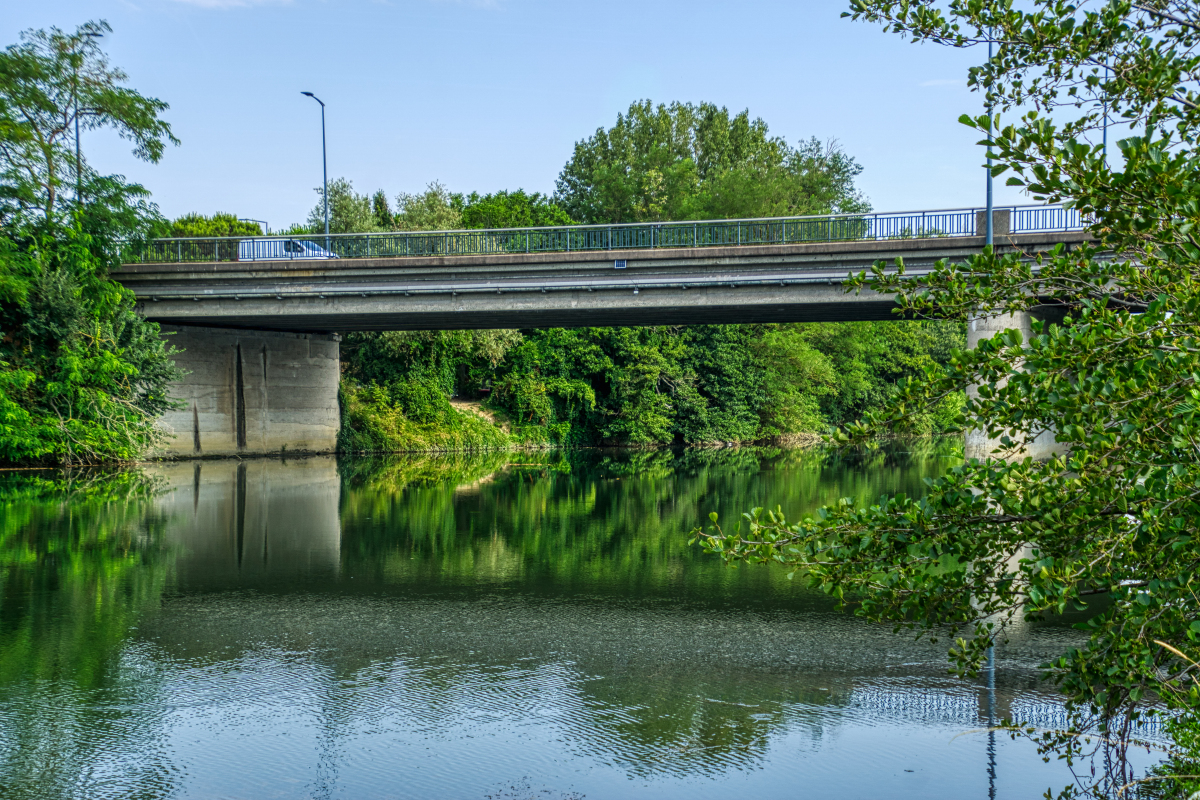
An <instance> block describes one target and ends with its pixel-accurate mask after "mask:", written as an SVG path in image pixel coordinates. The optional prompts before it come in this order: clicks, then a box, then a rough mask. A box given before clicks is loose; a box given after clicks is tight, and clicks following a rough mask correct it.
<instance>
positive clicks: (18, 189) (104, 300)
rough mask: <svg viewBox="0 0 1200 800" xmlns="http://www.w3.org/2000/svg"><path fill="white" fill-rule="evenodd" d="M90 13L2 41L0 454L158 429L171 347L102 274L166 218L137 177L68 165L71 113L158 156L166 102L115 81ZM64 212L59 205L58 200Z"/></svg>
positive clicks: (119, 451)
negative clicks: (64, 28) (70, 26)
mask: <svg viewBox="0 0 1200 800" xmlns="http://www.w3.org/2000/svg"><path fill="white" fill-rule="evenodd" d="M107 30H108V26H107V25H106V24H104V23H88V24H86V25H83V26H81V27H80V28H79V29H78V30H77V31H76V33H75V34H73V35H66V34H63V33H62V32H61V31H59V30H57V29H51V30H50V31H49V32H46V31H30V32H26V33H25V34H23V36H22V39H23V43H22V44H20V45H13V46H11V47H9V48H7V49H6V50H5V51H4V52H3V53H0V223H2V224H0V462H18V463H20V462H29V461H49V462H58V463H64V462H65V463H78V462H96V461H106V460H130V459H136V458H140V457H142V456H143V455H144V453H145V451H146V449H147V447H149V446H150V445H153V444H154V443H155V442H156V441H157V440H158V438H159V437H160V436H161V431H159V429H158V428H157V427H156V419H157V417H158V416H159V415H160V414H161V413H162V412H163V411H164V410H165V409H166V408H168V407H170V406H171V405H172V403H171V401H170V399H169V397H168V385H169V383H170V381H172V380H174V379H175V378H177V377H178V376H179V373H178V370H176V368H175V366H174V364H173V362H172V360H171V354H172V352H173V351H172V349H171V348H170V347H168V346H167V345H166V343H165V342H164V340H163V338H162V337H161V336H160V335H159V328H158V325H156V324H154V323H151V322H147V321H146V320H145V319H144V318H142V316H141V315H140V314H138V313H137V310H136V308H135V303H134V298H133V294H132V292H130V291H128V290H127V289H125V288H124V287H122V286H121V285H120V284H118V283H117V282H116V281H113V280H111V279H110V278H109V277H108V271H109V269H110V268H111V267H113V266H114V265H115V264H117V263H118V258H119V256H120V252H121V248H122V247H125V246H129V245H131V244H132V245H136V242H137V241H138V240H139V239H144V238H145V237H146V236H148V235H150V234H151V233H152V232H154V231H156V230H161V229H162V228H164V227H165V223H164V222H163V220H162V218H161V216H160V215H159V214H158V209H157V208H156V207H155V206H154V205H153V204H152V203H150V202H149V199H148V193H147V192H146V190H145V189H143V188H142V187H140V186H136V185H131V184H127V183H125V182H124V181H123V180H122V179H121V178H120V177H119V176H101V175H97V174H95V173H94V172H92V171H90V170H88V169H87V168H86V162H85V161H83V160H82V158H81V163H82V164H83V165H84V166H83V169H82V170H81V172H82V173H83V174H82V175H80V176H78V177H80V178H81V179H82V181H83V183H82V186H83V189H84V190H85V191H84V198H85V199H86V202H85V203H75V204H70V205H68V204H65V203H63V202H62V198H61V196H60V190H61V188H62V186H63V185H64V183H65V182H66V179H69V178H70V177H74V176H76V173H75V172H74V160H75V154H74V148H73V145H74V144H75V141H74V139H73V136H74V122H75V120H76V119H77V118H78V119H79V120H80V125H81V127H82V128H84V129H88V128H96V127H101V126H108V127H112V128H115V129H116V130H117V131H118V133H120V134H121V135H122V136H125V137H126V138H128V139H131V140H133V142H134V144H135V149H134V154H135V155H137V156H139V157H141V158H144V159H146V160H149V161H156V160H157V159H158V158H159V157H160V156H161V155H162V152H163V149H164V147H165V145H166V143H168V142H174V141H175V139H174V138H173V137H172V136H171V134H170V128H169V127H168V126H167V124H166V123H165V122H163V121H161V120H159V119H158V116H157V115H158V113H159V112H161V111H162V110H164V109H165V108H166V104H165V103H162V102H160V101H158V100H150V99H147V98H145V97H142V96H141V95H140V94H138V93H137V92H135V91H133V90H131V89H126V88H124V87H121V86H119V85H118V84H119V83H120V82H121V81H123V80H124V77H125V76H124V74H123V73H122V72H120V70H116V69H112V68H110V67H108V65H107V61H106V59H105V57H104V54H103V53H102V52H100V50H99V47H98V45H97V43H96V42H95V41H94V39H95V37H94V36H91V35H90V34H99V33H103V32H105V31H107ZM68 212H69V213H68Z"/></svg>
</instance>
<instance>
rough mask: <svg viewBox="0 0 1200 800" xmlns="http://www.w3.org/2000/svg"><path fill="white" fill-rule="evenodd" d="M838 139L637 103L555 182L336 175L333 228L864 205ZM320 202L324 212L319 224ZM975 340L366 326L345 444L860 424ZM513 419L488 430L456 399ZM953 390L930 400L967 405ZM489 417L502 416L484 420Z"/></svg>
mask: <svg viewBox="0 0 1200 800" xmlns="http://www.w3.org/2000/svg"><path fill="white" fill-rule="evenodd" d="M859 171H860V168H859V167H858V165H857V164H855V163H854V160H853V159H851V158H850V157H849V156H847V155H845V154H844V153H842V152H841V151H840V150H839V149H838V148H837V147H835V146H827V147H823V146H821V145H819V143H818V142H816V141H815V140H813V141H810V142H807V143H804V144H802V145H801V146H800V147H791V146H790V145H788V144H787V143H786V142H785V141H784V140H783V139H780V138H777V137H770V136H768V133H767V126H766V124H765V123H764V122H763V121H762V120H760V119H756V120H753V121H751V120H750V116H749V112H745V111H744V112H742V113H741V114H737V115H733V116H731V115H730V114H729V112H728V111H727V110H726V109H723V108H717V107H716V106H713V105H711V104H707V103H703V104H701V105H699V106H692V105H688V104H680V103H675V104H672V105H670V106H663V105H660V106H657V107H654V106H653V105H652V104H651V103H649V102H648V101H647V102H640V103H634V104H633V105H632V106H631V107H630V109H629V112H628V114H624V115H620V116H619V117H618V119H617V123H616V125H614V126H613V128H611V129H609V130H607V131H605V130H601V131H598V132H597V133H596V135H595V136H593V137H592V138H591V139H588V140H586V141H584V142H580V143H579V144H578V145H577V146H576V149H575V154H574V155H573V156H572V158H571V161H570V162H569V163H568V164H567V165H566V166H565V167H564V168H563V172H562V175H561V176H560V177H559V181H558V194H557V195H556V196H555V197H554V198H553V199H551V198H547V197H545V196H543V195H540V194H536V193H535V194H529V193H526V192H525V191H523V190H517V191H515V192H495V193H492V194H488V195H480V194H478V193H472V194H470V195H462V194H452V193H450V192H448V191H447V190H446V189H445V188H444V187H442V186H441V185H440V184H433V185H431V186H430V187H429V188H428V190H427V191H426V192H425V193H424V194H420V195H405V194H401V195H399V196H398V197H397V208H398V211H396V212H393V211H392V209H391V206H390V204H389V203H388V200H387V195H386V194H385V193H384V192H382V191H379V192H376V193H375V195H374V196H373V197H368V196H367V195H364V194H357V193H356V192H355V191H354V190H353V187H352V185H351V184H350V182H349V181H346V180H344V179H338V180H336V181H334V182H332V183H331V184H330V189H329V194H330V230H333V231H338V232H351V231H376V230H435V229H443V230H444V229H453V228H504V227H521V226H536V225H558V224H568V223H571V222H572V221H576V220H578V221H582V222H588V223H595V222H629V221H644V220H668V219H684V218H696V217H737V216H767V215H773V214H800V213H808V212H812V213H817V212H830V211H857V210H865V209H866V208H867V204H866V202H865V200H864V199H863V198H862V197H861V195H860V194H859V193H858V191H857V190H856V189H855V188H854V184H853V179H854V177H855V176H856V175H857V174H858V173H859ZM322 214H323V204H322V202H321V201H320V200H319V199H318V202H317V204H316V205H315V206H314V207H313V210H312V212H311V213H310V214H309V218H308V223H307V224H308V226H310V228H312V229H315V228H316V227H318V226H319V225H320V224H322V223H321V220H322ZM963 346H965V337H964V330H963V326H962V325H961V324H960V323H944V322H899V323H897V322H886V323H852V324H825V323H822V324H808V325H703V326H695V327H687V328H673V327H650V328H583V329H570V330H567V329H557V330H528V331H520V332H517V331H476V332H461V331H452V332H416V333H405V332H398V333H355V334H350V335H349V336H348V337H347V340H346V342H345V343H344V345H343V361H344V364H345V375H346V380H345V382H344V385H343V387H342V398H343V429H344V434H343V437H342V441H343V447H345V448H346V449H350V450H356V451H361V450H420V449H434V450H444V449H453V448H463V449H479V448H485V447H493V446H511V445H519V444H558V445H597V444H607V445H636V446H654V445H664V444H672V443H677V444H702V443H706V442H750V441H764V440H788V439H791V440H796V439H797V438H798V437H799V438H803V437H804V436H806V435H807V436H811V435H812V434H813V433H815V432H820V431H825V430H827V429H828V428H829V427H830V426H833V425H840V424H845V423H847V422H852V421H855V420H857V419H859V418H860V417H861V416H862V414H864V413H865V412H866V411H867V410H869V409H872V408H876V407H878V406H879V405H880V404H881V403H883V402H884V401H885V400H886V399H887V398H889V397H891V396H892V394H893V393H894V384H895V383H896V382H897V381H899V380H902V379H905V378H913V377H916V376H918V375H921V374H924V370H925V369H926V368H927V367H929V366H932V365H934V364H945V363H947V362H948V360H949V358H950V354H951V353H952V352H953V350H954V349H955V348H961V347H963ZM453 396H458V397H461V398H465V399H469V400H480V401H482V402H483V403H484V404H485V405H486V408H487V409H488V411H489V412H490V413H493V414H498V415H499V416H500V417H501V418H503V419H504V420H506V425H505V427H506V430H505V431H498V432H496V433H495V434H493V435H490V436H489V435H485V432H484V430H483V429H482V428H481V427H480V423H481V420H480V418H479V417H478V416H477V415H475V414H472V413H466V414H464V413H461V412H459V411H456V410H455V409H454V408H453V407H452V405H451V403H450V400H449V398H450V397H453ZM960 403H961V395H957V394H952V395H949V396H947V397H946V398H945V400H944V401H943V402H942V403H941V404H939V405H938V406H937V407H935V408H931V409H927V410H925V411H923V412H922V413H921V415H920V420H919V422H918V423H917V424H916V425H915V429H916V430H918V431H920V432H922V433H931V432H936V431H940V430H942V429H944V428H945V427H946V426H947V425H948V424H950V422H951V421H952V420H953V419H954V418H955V416H956V415H957V412H958V406H959V404H960ZM484 424H485V425H486V423H484Z"/></svg>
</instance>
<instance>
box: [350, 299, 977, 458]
mask: <svg viewBox="0 0 1200 800" xmlns="http://www.w3.org/2000/svg"><path fill="white" fill-rule="evenodd" d="M963 346H964V342H963V332H962V329H961V326H959V325H945V324H934V323H916V322H909V323H890V324H888V325H869V324H861V323H860V324H854V323H840V324H839V323H820V324H807V325H700V326H693V327H684V328H668V327H649V328H577V329H550V330H531V331H523V332H517V331H455V332H415V333H406V332H397V333H385V334H352V335H351V336H349V337H347V340H346V342H345V343H344V351H343V359H344V362H345V365H346V367H345V369H346V380H345V381H344V382H343V389H342V393H343V402H344V405H343V408H344V410H345V413H346V416H345V417H344V429H345V430H346V431H347V433H346V434H345V436H344V441H345V443H346V447H347V449H351V450H412V449H423V446H424V443H428V444H429V445H431V449H451V448H449V447H448V446H446V445H448V444H449V443H451V442H459V443H460V446H461V447H463V448H465V449H477V448H480V447H488V446H502V445H503V444H522V443H523V444H530V443H539V444H540V443H552V444H560V445H597V444H608V445H663V444H672V443H679V444H702V443H706V442H750V441H763V440H780V439H783V440H787V439H789V438H794V437H795V436H796V435H798V434H805V433H809V434H811V433H812V432H815V431H822V430H825V429H827V428H828V426H829V425H833V424H841V423H845V422H849V421H854V420H857V419H858V418H859V417H860V416H861V415H862V414H864V413H866V412H867V411H868V410H869V409H871V408H873V407H876V406H878V405H880V404H882V403H884V402H886V401H887V399H888V398H889V397H890V396H891V394H892V392H893V391H894V386H893V385H894V383H895V382H896V381H899V380H902V379H904V378H911V377H915V376H916V375H920V374H923V370H924V369H926V368H928V367H930V366H932V365H934V364H936V363H938V362H939V360H940V359H948V358H949V357H950V353H951V352H952V351H953V350H954V348H961V347H963ZM364 387H365V388H364ZM451 395H458V396H460V397H466V398H486V405H487V407H488V408H490V409H492V410H494V411H495V412H499V414H500V415H501V416H502V417H503V418H504V419H506V420H507V421H508V427H509V428H510V431H511V435H510V437H509V438H508V440H507V441H504V440H497V439H490V440H489V439H486V438H483V437H482V434H481V432H480V430H479V425H478V423H479V420H478V418H477V417H475V416H474V415H470V414H467V415H465V416H464V415H463V414H460V413H458V412H456V411H454V410H453V409H452V407H451V405H450V401H449V400H448V399H447V398H448V397H450V396H451ZM959 402H960V401H959V396H958V395H951V396H949V397H948V398H947V399H946V400H945V401H944V402H943V403H942V404H940V405H939V406H937V407H935V408H931V409H927V410H925V411H924V412H923V414H922V416H921V420H920V423H919V424H917V425H916V426H915V429H916V430H918V431H919V432H921V433H932V432H936V431H938V430H941V429H943V428H944V427H946V426H947V425H948V424H950V423H951V422H952V421H953V420H954V419H955V418H956V416H957V413H958V406H959ZM439 430H440V432H439ZM368 431H370V433H368ZM385 432H387V433H386V434H385ZM408 436H411V437H413V438H411V439H410V438H406V437H408ZM439 437H440V438H439ZM443 442H444V443H446V445H443V444H441V443H443ZM435 443H436V444H435Z"/></svg>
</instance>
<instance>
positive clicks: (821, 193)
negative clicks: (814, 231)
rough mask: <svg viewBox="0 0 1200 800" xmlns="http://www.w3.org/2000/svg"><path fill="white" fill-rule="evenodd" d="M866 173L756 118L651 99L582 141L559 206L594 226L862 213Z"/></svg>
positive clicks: (832, 150) (826, 148) (562, 184)
mask: <svg viewBox="0 0 1200 800" xmlns="http://www.w3.org/2000/svg"><path fill="white" fill-rule="evenodd" d="M861 171H862V168H861V167H859V165H858V164H857V163H855V161H854V159H853V158H851V157H850V156H848V155H846V154H845V153H844V152H842V150H841V149H840V148H839V147H838V146H837V145H836V144H835V143H829V144H827V145H822V144H821V143H820V142H818V141H817V140H815V139H812V140H809V141H806V142H802V143H801V144H800V145H799V146H797V147H792V146H791V145H789V144H788V143H787V142H786V141H785V140H784V139H782V138H781V137H777V136H770V135H769V133H768V130H767V124H766V123H765V122H763V121H762V120H761V119H755V120H751V119H750V113H749V111H743V112H741V113H740V114H736V115H732V116H731V115H730V113H729V111H728V109H725V108H718V107H717V106H715V105H713V104H711V103H701V104H700V105H698V106H697V105H693V104H691V103H672V104H671V105H669V106H668V105H662V104H660V105H658V106H654V105H653V104H652V103H651V102H650V101H649V100H645V101H640V102H636V103H634V104H633V105H631V106H630V107H629V111H628V112H627V113H625V114H619V115H618V116H617V122H616V124H615V125H614V126H613V127H612V128H609V129H607V130H605V129H604V128H600V129H599V130H597V131H596V133H595V134H594V135H593V136H592V137H591V138H589V139H586V140H584V141H581V142H578V143H576V145H575V152H574V154H573V155H572V156H571V159H570V161H568V162H567V164H566V166H564V167H563V170H562V173H561V174H560V175H559V177H558V183H557V192H556V194H555V199H556V200H557V201H558V203H559V204H560V205H562V207H563V208H564V209H565V210H566V212H567V213H568V214H569V215H570V216H571V217H572V218H574V219H578V220H582V221H584V222H589V223H602V222H643V221H655V220H678V219H697V218H700V219H707V218H725V219H731V218H736V217H755V216H780V215H789V214H808V213H826V212H830V211H862V210H866V209H867V208H868V205H867V202H866V200H865V199H864V198H863V197H862V195H861V194H860V193H859V192H858V191H857V190H856V189H855V187H854V178H855V177H856V176H857V175H858V174H859V173H860V172H861Z"/></svg>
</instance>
